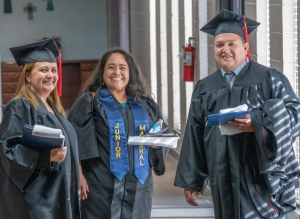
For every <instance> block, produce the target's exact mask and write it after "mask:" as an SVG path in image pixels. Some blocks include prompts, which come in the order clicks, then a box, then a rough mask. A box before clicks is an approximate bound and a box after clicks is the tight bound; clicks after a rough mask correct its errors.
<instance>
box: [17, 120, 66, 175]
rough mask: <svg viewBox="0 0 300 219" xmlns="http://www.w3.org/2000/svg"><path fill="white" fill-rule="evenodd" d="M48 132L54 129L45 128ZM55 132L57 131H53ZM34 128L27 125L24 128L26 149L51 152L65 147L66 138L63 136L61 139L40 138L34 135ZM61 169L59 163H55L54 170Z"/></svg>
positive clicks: (23, 142)
mask: <svg viewBox="0 0 300 219" xmlns="http://www.w3.org/2000/svg"><path fill="white" fill-rule="evenodd" d="M44 128H45V129H46V130H47V129H49V130H51V129H52V128H48V127H44ZM52 130H55V129H52ZM32 131H33V127H32V126H31V125H27V124H25V125H24V127H23V135H22V140H21V141H22V144H23V145H24V146H26V147H31V148H34V149H38V150H40V151H45V150H51V149H53V148H61V147H62V146H63V145H64V142H65V137H64V136H63V135H62V136H60V137H53V136H51V137H49V136H50V135H49V136H47V135H45V136H38V135H34V134H33V133H32ZM58 168H59V163H57V162H54V163H53V166H52V170H55V171H57V170H58Z"/></svg>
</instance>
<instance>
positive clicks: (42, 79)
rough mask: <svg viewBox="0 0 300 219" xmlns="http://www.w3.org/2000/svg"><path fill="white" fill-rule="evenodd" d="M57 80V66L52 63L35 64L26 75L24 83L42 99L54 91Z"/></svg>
mask: <svg viewBox="0 0 300 219" xmlns="http://www.w3.org/2000/svg"><path fill="white" fill-rule="evenodd" d="M57 80H58V75H57V64H56V63H52V62H36V63H35V64H34V66H33V68H32V70H31V72H29V73H28V75H26V81H27V82H28V83H30V84H31V87H30V89H31V90H32V91H34V92H35V93H36V94H37V95H38V96H39V97H41V98H43V99H44V98H47V97H48V96H49V94H50V93H51V92H52V91H53V90H54V88H55V86H56V84H57Z"/></svg>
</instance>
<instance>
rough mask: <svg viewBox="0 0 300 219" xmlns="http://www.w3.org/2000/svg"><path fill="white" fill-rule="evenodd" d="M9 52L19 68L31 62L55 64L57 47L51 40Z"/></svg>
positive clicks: (18, 47) (12, 49)
mask: <svg viewBox="0 0 300 219" xmlns="http://www.w3.org/2000/svg"><path fill="white" fill-rule="evenodd" d="M10 51H11V53H12V54H13V56H14V58H15V60H16V62H17V64H18V65H19V66H20V65H23V66H25V65H26V64H28V63H31V62H56V61H57V59H56V57H58V47H57V46H56V43H55V41H54V40H53V39H49V40H43V41H40V42H36V43H31V44H27V45H23V46H17V47H13V48H10Z"/></svg>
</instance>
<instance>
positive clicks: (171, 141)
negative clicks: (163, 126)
mask: <svg viewBox="0 0 300 219" xmlns="http://www.w3.org/2000/svg"><path fill="white" fill-rule="evenodd" d="M178 139H179V137H178V136H174V137H155V136H129V138H128V145H155V146H161V147H167V148H176V147H177V142H178Z"/></svg>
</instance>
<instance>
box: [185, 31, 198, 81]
mask: <svg viewBox="0 0 300 219" xmlns="http://www.w3.org/2000/svg"><path fill="white" fill-rule="evenodd" d="M192 40H194V38H192V37H190V38H189V42H188V45H187V46H185V47H184V48H183V50H184V66H183V81H184V82H186V81H194V71H195V47H194V46H193V45H192Z"/></svg>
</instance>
